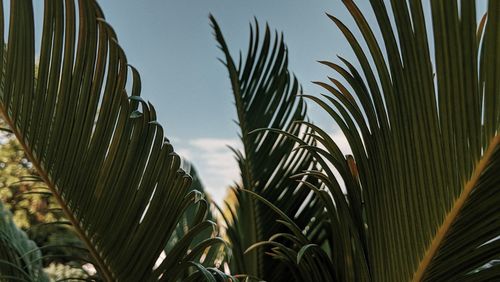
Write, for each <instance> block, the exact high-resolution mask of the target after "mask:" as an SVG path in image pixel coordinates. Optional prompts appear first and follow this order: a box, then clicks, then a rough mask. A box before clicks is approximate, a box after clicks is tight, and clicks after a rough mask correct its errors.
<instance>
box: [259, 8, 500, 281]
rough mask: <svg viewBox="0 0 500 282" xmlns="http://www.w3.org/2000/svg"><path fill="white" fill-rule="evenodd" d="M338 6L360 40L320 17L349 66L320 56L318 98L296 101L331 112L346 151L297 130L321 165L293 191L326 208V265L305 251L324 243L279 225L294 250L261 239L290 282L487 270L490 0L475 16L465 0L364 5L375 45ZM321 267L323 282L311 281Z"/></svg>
mask: <svg viewBox="0 0 500 282" xmlns="http://www.w3.org/2000/svg"><path fill="white" fill-rule="evenodd" d="M343 2H344V4H345V6H346V7H347V9H348V11H349V12H350V13H351V15H352V16H353V18H354V20H355V22H356V24H357V27H358V28H359V30H360V32H361V34H362V37H363V39H364V41H365V42H364V43H366V48H367V49H364V47H362V43H360V42H359V41H358V40H359V39H358V38H357V37H356V36H354V34H353V32H352V31H351V30H350V29H349V28H348V27H347V26H345V25H344V24H343V23H342V22H341V21H340V20H338V19H337V18H335V17H333V16H330V18H331V19H332V20H333V21H334V23H335V24H336V25H337V26H338V27H339V29H340V30H341V32H342V33H343V34H344V35H345V37H346V39H347V40H348V42H349V43H350V45H351V46H352V49H353V51H354V53H355V55H356V58H357V60H358V62H357V63H358V67H355V66H354V65H353V64H351V63H350V62H348V61H347V60H345V59H343V58H340V60H341V62H342V63H343V64H344V65H345V66H342V65H340V64H337V63H333V62H322V63H323V64H325V65H326V66H328V67H330V68H331V69H333V70H334V71H335V72H336V73H337V74H338V75H339V78H338V79H336V78H331V79H330V83H323V82H318V83H317V84H318V85H320V86H321V87H323V88H324V89H325V90H326V91H327V92H328V95H324V98H323V99H320V98H317V97H312V96H308V98H309V99H311V100H313V101H314V102H315V103H317V104H318V105H320V106H321V107H322V108H324V110H325V111H326V112H328V113H329V114H330V115H331V116H332V118H333V119H334V120H335V122H336V123H337V124H338V125H339V127H340V128H341V129H342V131H343V133H344V135H345V137H346V138H347V140H348V142H349V144H350V146H351V149H352V152H353V156H347V157H344V156H342V154H341V153H340V151H339V150H338V147H337V145H336V144H335V143H334V142H333V140H331V139H330V138H329V136H328V135H327V134H326V133H324V132H322V131H321V130H320V129H319V128H317V127H315V126H314V125H309V126H310V127H311V128H312V129H314V133H315V135H314V139H315V140H316V141H317V143H318V144H321V146H316V147H314V146H309V147H306V148H307V149H308V150H310V152H311V154H313V155H315V156H316V157H317V160H318V162H320V163H321V164H322V166H321V167H322V168H323V171H322V172H320V171H309V172H307V174H313V175H315V176H317V177H318V178H319V179H320V180H321V185H315V184H313V183H309V184H306V186H307V187H309V188H310V189H312V190H313V191H315V193H316V194H318V195H319V196H320V198H321V202H322V203H324V206H325V207H326V209H327V214H328V220H329V221H330V223H331V224H330V227H332V230H331V236H332V240H331V242H332V244H336V245H335V247H334V248H333V253H332V254H331V262H329V261H328V260H325V259H318V258H319V257H323V256H324V254H325V251H326V250H325V249H324V248H323V249H319V248H318V246H317V245H314V244H311V243H309V242H307V241H306V242H302V241H300V237H301V236H300V234H298V233H297V230H296V229H295V228H293V226H292V224H291V223H290V222H289V221H287V222H288V226H289V227H290V230H289V232H288V233H286V234H285V235H282V234H280V235H279V236H287V237H288V238H290V240H294V241H295V242H297V243H298V244H297V245H298V246H297V247H295V248H289V247H286V246H282V245H278V244H277V243H276V242H275V241H272V240H271V241H270V242H263V243H262V244H271V245H273V247H275V248H274V249H273V253H274V254H275V255H277V256H280V257H281V258H282V259H283V260H285V261H287V262H288V263H289V264H290V265H292V266H293V265H295V269H296V271H297V272H299V274H298V275H302V276H301V277H307V275H309V277H310V278H306V280H304V281H330V280H339V281H367V280H374V281H408V280H412V279H413V281H454V280H459V281H492V280H496V279H498V278H499V277H500V265H499V264H498V263H495V262H497V261H498V259H499V254H500V244H499V242H500V240H499V238H500V225H499V224H500V222H499V221H498V218H499V216H500V213H499V212H500V210H499V208H498V207H499V206H500V193H498V187H499V185H500V177H499V174H498V171H499V167H498V165H499V163H500V159H499V158H500V154H499V151H500V146H499V142H500V136H499V134H498V133H499V129H500V111H499V110H498V109H499V108H500V99H499V97H500V96H499V94H498V93H500V88H499V84H498V82H497V81H499V79H500V71H499V70H500V60H498V59H497V58H499V57H500V56H499V55H500V42H499V41H498V38H500V37H499V34H500V2H498V1H489V2H488V11H487V14H488V16H487V19H486V20H484V19H483V20H482V21H480V22H478V20H477V15H476V1H468V0H464V1H459V3H457V1H437V0H436V1H431V14H427V13H426V12H425V10H424V8H423V4H422V3H421V1H410V2H407V1H391V9H390V10H392V11H393V12H392V13H393V14H392V15H389V13H388V8H387V7H386V6H385V5H386V3H385V1H382V0H373V1H371V2H370V3H371V5H372V8H373V11H374V14H375V18H376V20H377V23H378V27H379V28H380V32H381V35H382V38H381V39H382V40H383V44H382V45H381V44H379V43H378V40H379V39H378V38H377V37H376V36H375V34H376V32H377V31H375V30H373V27H374V26H375V25H374V24H371V23H368V21H367V20H366V18H365V16H364V14H363V13H362V12H361V11H360V10H359V8H358V7H357V5H356V4H355V3H354V1H348V0H345V1H343ZM426 18H427V19H429V20H432V29H431V30H432V31H433V34H432V35H429V34H427V31H428V29H427V25H428V24H429V21H428V20H427V21H426ZM391 20H394V22H395V25H391ZM432 44H433V45H434V49H432V48H431V45H432ZM432 50H434V51H432ZM384 52H385V53H384ZM370 62H373V63H370ZM342 81H344V82H342ZM289 137H290V138H293V136H289ZM296 141H297V142H299V143H300V142H301V140H300V139H298V138H296ZM323 162H327V164H326V165H325V164H324V163H323ZM328 163H329V164H330V165H328ZM331 168H335V169H336V170H337V171H338V172H339V173H340V175H341V178H342V180H343V182H344V183H345V189H344V190H342V189H340V187H338V183H337V180H336V179H335V178H334V177H333V176H332V175H331V174H332V173H333V172H332V171H331ZM321 196H322V197H321ZM269 205H270V206H273V205H272V203H269ZM283 220H285V219H283ZM285 221H286V220H285ZM337 227H338V228H337ZM276 236H278V234H277V235H276ZM342 245H344V246H345V247H344V248H343V247H342ZM363 261H364V262H363ZM304 262H306V264H305V265H301V263H304ZM339 262H340V264H339ZM364 265H365V266H364ZM332 266H333V269H334V270H335V273H334V274H332V275H334V276H333V277H320V276H318V277H314V278H313V277H311V273H324V272H325V271H327V270H329V269H331V268H332Z"/></svg>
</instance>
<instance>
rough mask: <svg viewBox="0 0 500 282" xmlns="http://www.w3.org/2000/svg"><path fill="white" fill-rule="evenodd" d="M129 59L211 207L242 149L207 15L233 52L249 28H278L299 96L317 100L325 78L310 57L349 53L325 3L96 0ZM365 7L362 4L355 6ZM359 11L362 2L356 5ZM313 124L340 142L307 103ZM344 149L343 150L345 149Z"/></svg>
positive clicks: (234, 174)
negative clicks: (197, 176) (194, 171)
mask: <svg viewBox="0 0 500 282" xmlns="http://www.w3.org/2000/svg"><path fill="white" fill-rule="evenodd" d="M98 2H99V4H100V5H101V8H102V9H103V11H104V14H105V16H106V20H107V21H108V22H109V23H110V24H111V25H112V26H113V27H114V29H115V31H116V33H117V35H118V40H119V43H120V45H121V46H122V48H123V49H124V51H125V54H126V55H127V59H128V62H129V63H130V64H132V65H134V66H135V67H136V68H137V69H138V70H139V72H140V74H141V81H142V94H141V95H142V96H143V97H144V98H145V99H147V100H149V101H151V102H152V103H153V105H154V106H155V108H156V110H157V113H158V120H159V122H160V123H161V124H162V125H163V126H164V128H165V134H166V135H167V137H168V138H169V139H170V140H171V142H172V143H173V145H174V148H175V150H176V151H177V152H178V153H179V154H180V155H182V156H183V157H185V158H186V159H188V160H189V161H191V162H192V163H193V164H194V166H195V167H196V168H197V170H198V172H199V174H200V176H201V179H202V182H203V183H204V186H205V188H206V190H207V191H208V192H209V193H210V194H211V196H212V197H213V198H214V200H216V201H217V202H219V203H220V202H221V200H222V199H223V197H224V195H225V193H226V189H227V187H229V186H230V185H231V184H232V183H234V182H235V181H238V180H239V179H240V176H239V170H238V166H237V164H236V161H235V160H234V156H233V153H232V152H231V151H230V150H229V149H228V148H227V146H232V147H236V148H241V144H240V141H239V139H238V132H239V131H238V127H237V126H236V124H235V123H234V121H233V120H234V119H235V118H236V111H235V108H234V105H233V94H232V92H231V86H230V82H229V79H228V75H227V71H226V69H225V68H224V66H223V65H222V63H221V62H219V61H218V58H220V57H221V56H222V54H221V52H220V50H219V49H218V48H217V44H216V41H215V39H214V36H213V32H212V29H211V27H210V25H209V20H208V15H209V14H210V13H211V14H213V15H214V16H215V18H216V19H217V21H218V22H219V25H220V26H221V29H222V31H223V33H224V36H225V38H226V40H227V42H228V45H229V47H230V49H231V52H232V53H233V54H237V52H238V51H239V50H240V49H243V50H244V51H245V50H246V46H247V44H248V40H249V23H250V22H251V21H253V19H254V17H255V18H257V20H258V21H259V23H261V25H263V24H264V23H265V22H268V23H269V25H270V27H271V28H273V29H277V30H278V31H282V32H283V33H284V36H285V42H286V43H287V45H288V48H289V60H290V66H289V67H290V69H291V70H292V72H294V73H295V74H296V75H297V77H298V78H299V81H300V82H301V83H302V86H303V88H304V91H305V92H306V93H309V94H314V95H319V94H320V93H321V91H320V88H319V87H317V86H314V85H313V84H312V82H311V81H317V80H321V81H325V80H326V79H327V76H328V75H332V72H331V71H329V70H328V69H327V68H326V67H324V66H322V65H321V64H319V63H318V62H317V60H336V57H335V56H336V55H337V54H342V55H346V56H347V57H349V56H350V55H351V56H352V54H351V52H350V49H349V47H348V45H347V43H346V41H345V40H344V39H343V37H342V35H341V34H340V32H339V31H338V30H337V29H336V27H335V25H334V24H333V22H332V21H331V20H330V19H329V18H328V17H327V16H326V14H325V12H328V13H330V14H335V15H336V16H338V17H339V18H341V19H344V20H347V22H348V23H350V22H352V21H350V18H349V16H348V13H347V11H346V9H345V8H344V7H343V5H342V4H341V3H340V1H332V0H308V1H303V0H273V1H269V0H253V1H243V0H148V1H138V0H101V1H98ZM361 2H365V1H361ZM362 6H363V5H362ZM309 115H310V116H311V118H312V119H313V121H315V122H316V123H318V124H320V125H321V126H323V128H325V129H326V130H327V131H328V132H330V133H332V134H335V136H336V137H338V138H339V139H341V138H342V135H341V134H338V132H337V131H336V127H335V125H334V124H333V122H332V121H331V120H330V119H328V118H327V117H326V115H325V114H323V113H322V112H321V111H320V110H319V109H318V108H317V107H314V106H312V105H310V106H309ZM344 148H345V150H346V151H347V150H348V148H347V147H346V146H344Z"/></svg>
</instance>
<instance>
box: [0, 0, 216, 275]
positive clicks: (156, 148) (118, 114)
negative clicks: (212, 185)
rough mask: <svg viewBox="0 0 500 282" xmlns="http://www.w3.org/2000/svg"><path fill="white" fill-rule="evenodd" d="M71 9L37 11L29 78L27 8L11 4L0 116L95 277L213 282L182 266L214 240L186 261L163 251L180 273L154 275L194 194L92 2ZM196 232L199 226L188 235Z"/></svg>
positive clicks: (51, 5)
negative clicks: (38, 29)
mask: <svg viewBox="0 0 500 282" xmlns="http://www.w3.org/2000/svg"><path fill="white" fill-rule="evenodd" d="M77 3H78V5H76V3H75V1H72V0H68V1H63V0H55V1H53V0H48V1H45V6H44V21H43V32H42V35H41V38H42V41H41V46H40V60H39V65H38V70H37V72H35V37H34V19H33V7H32V2H31V1H12V2H11V6H10V17H9V18H10V23H9V32H8V41H7V43H6V47H5V48H0V53H1V54H0V57H2V58H5V60H1V62H0V64H1V68H2V69H3V70H4V71H3V72H2V74H1V76H0V84H1V86H2V87H1V88H0V112H1V113H2V115H3V116H4V118H5V120H6V122H7V123H8V125H9V127H10V128H11V129H12V131H13V132H14V134H15V135H16V137H17V138H18V139H19V141H20V143H21V144H22V146H23V148H24V150H25V151H26V153H27V155H28V157H29V159H30V160H31V162H32V163H33V165H34V167H35V168H36V169H37V171H38V173H39V174H40V176H41V178H42V179H43V180H44V182H45V183H46V184H47V185H48V187H49V189H50V190H51V192H52V193H53V194H54V196H55V197H56V199H57V201H58V203H59V204H60V205H61V207H62V210H63V211H64V213H65V215H66V217H67V218H68V220H69V221H70V222H71V223H72V225H73V226H74V228H75V230H76V232H77V233H78V235H79V237H80V238H81V239H82V241H83V242H84V243H85V245H86V246H87V248H88V250H89V252H90V254H91V255H92V257H93V259H94V260H93V263H94V264H95V266H96V268H97V269H98V272H99V275H100V276H101V277H102V279H104V280H106V281H123V280H126V281H152V280H159V279H161V280H167V279H169V281H170V280H172V281H174V280H176V279H183V277H184V276H183V273H185V272H184V271H183V269H186V268H192V267H194V268H195V269H196V270H197V272H196V273H195V275H197V277H198V278H197V279H200V277H203V278H204V279H207V280H208V281H213V280H214V279H216V278H217V277H221V276H220V273H219V271H218V270H212V271H211V272H210V271H208V270H207V269H206V268H205V267H203V266H200V265H199V264H197V263H196V262H193V261H191V259H192V258H194V257H195V256H196V255H197V254H199V253H202V252H203V251H204V250H203V247H208V246H210V245H211V244H212V241H217V242H218V241H219V240H220V239H217V238H211V239H210V238H209V239H207V240H212V241H210V242H208V243H205V244H204V245H199V247H198V248H197V249H196V250H193V252H191V253H187V252H180V251H179V252H173V251H172V252H170V253H167V257H166V259H165V260H164V261H175V262H176V263H177V262H181V264H180V265H176V266H175V267H174V266H172V267H173V269H170V268H167V267H165V264H164V265H162V266H160V267H158V268H156V269H154V265H155V262H156V261H157V259H158V257H159V256H160V254H161V252H162V251H163V250H164V248H165V246H166V245H167V242H168V240H169V238H170V237H171V234H172V233H173V232H174V230H175V228H176V226H177V223H178V221H179V219H180V218H181V216H182V214H183V212H184V211H185V210H186V209H187V208H188V207H189V206H191V205H195V204H198V202H199V200H200V199H201V194H200V193H199V192H188V189H189V187H190V185H191V182H192V179H191V177H190V176H189V175H188V174H186V173H185V172H184V171H183V170H182V169H181V167H180V165H181V161H180V157H179V156H178V155H177V154H175V152H174V150H173V147H172V145H171V144H170V143H169V141H168V139H166V138H165V137H164V134H163V129H162V127H161V126H160V125H159V124H158V122H157V121H156V113H155V109H154V108H153V107H152V105H151V104H149V103H147V102H145V101H144V100H143V99H142V98H140V96H139V95H140V89H141V83H140V78H139V75H138V73H137V71H136V70H135V69H134V68H133V67H130V66H129V65H128V64H127V59H126V57H125V54H124V52H123V50H122V49H121V48H120V46H119V44H118V41H117V37H116V34H115V32H114V31H113V29H112V28H111V27H110V26H109V24H108V23H106V21H105V20H104V16H103V13H102V11H101V9H100V8H99V7H98V5H97V3H96V2H95V1H93V0H80V1H78V2H77ZM1 9H2V10H0V15H1V19H0V23H1V25H2V26H1V27H0V32H1V34H0V40H1V42H0V45H2V46H4V42H3V40H4V17H3V14H4V11H3V5H2V6H1ZM77 26H78V30H77V29H76V28H77ZM129 71H130V72H129ZM130 74H131V79H129V80H128V79H127V77H128V76H129V75H130ZM127 86H130V87H127ZM127 93H130V94H131V96H130V97H128V96H127ZM206 224H207V223H206V222H205V221H203V220H201V221H200V223H199V224H198V225H196V226H194V227H193V229H196V230H198V231H199V230H201V229H203V227H204V226H205V225H206ZM196 230H195V231H193V232H192V233H196V232H197V231H196ZM183 243H184V242H181V243H179V244H183ZM179 244H178V245H179ZM176 248H177V250H184V249H185V246H182V245H179V246H176ZM169 271H174V272H175V271H179V272H180V273H178V274H172V276H170V275H166V273H167V272H169Z"/></svg>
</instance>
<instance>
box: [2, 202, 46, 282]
mask: <svg viewBox="0 0 500 282" xmlns="http://www.w3.org/2000/svg"><path fill="white" fill-rule="evenodd" d="M41 257H42V254H41V252H40V250H39V249H38V247H37V245H36V244H35V242H33V241H31V240H30V239H29V238H28V236H26V233H24V232H23V231H22V230H21V229H19V228H17V226H16V225H15V224H14V222H13V221H12V214H11V213H10V212H9V211H8V210H6V209H5V208H4V207H3V205H2V203H1V201H0V280H1V281H33V282H38V281H48V278H47V276H46V275H45V273H44V272H43V267H42V259H41Z"/></svg>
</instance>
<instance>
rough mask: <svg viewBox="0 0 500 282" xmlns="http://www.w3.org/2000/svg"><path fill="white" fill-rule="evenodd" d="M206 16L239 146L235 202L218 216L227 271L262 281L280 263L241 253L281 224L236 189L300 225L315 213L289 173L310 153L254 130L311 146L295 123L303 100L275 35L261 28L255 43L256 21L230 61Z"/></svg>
mask: <svg viewBox="0 0 500 282" xmlns="http://www.w3.org/2000/svg"><path fill="white" fill-rule="evenodd" d="M210 20H211V22H212V26H213V28H214V32H215V37H216V39H217V41H218V43H219V46H220V48H221V50H222V51H223V53H224V56H225V60H224V61H225V62H224V65H225V66H226V67H227V69H228V72H229V78H230V81H231V86H232V89H233V94H234V99H235V105H236V110H237V115H238V120H237V123H238V125H239V127H240V130H241V136H240V137H241V141H242V143H243V151H239V150H234V152H235V155H236V159H237V161H238V164H239V167H240V170H241V178H242V179H241V181H242V182H241V184H240V185H238V187H237V189H235V190H234V193H235V194H236V198H237V201H236V202H237V203H236V206H235V207H227V208H228V209H229V210H231V212H230V214H231V215H230V216H227V217H229V218H226V222H227V223H228V231H227V234H228V237H229V239H230V241H231V244H232V248H233V253H234V258H233V264H232V266H233V270H234V271H235V272H236V273H240V274H249V275H251V276H256V277H260V278H263V279H266V280H268V281H281V280H282V279H285V280H287V279H288V276H287V275H286V274H287V272H286V271H287V267H286V265H284V264H282V263H279V262H278V261H273V260H272V257H268V256H265V254H264V250H262V249H257V250H256V251H251V252H247V253H244V252H245V250H246V249H247V248H249V247H250V246H251V245H252V244H254V243H257V242H259V241H261V240H267V239H269V237H271V236H272V235H273V234H275V233H277V232H280V231H281V230H284V229H286V227H285V226H283V225H281V224H280V223H279V222H276V219H277V218H278V217H277V216H276V215H275V214H274V213H273V212H272V211H270V210H269V209H268V208H267V207H265V206H264V205H262V204H261V203H259V202H256V201H255V200H254V199H252V198H251V197H249V196H248V195H245V194H244V193H241V192H240V190H239V189H240V188H244V189H247V190H250V191H254V192H255V193H258V194H259V195H261V196H263V197H264V198H265V199H267V200H268V201H271V202H273V203H274V204H275V205H276V206H278V207H279V208H280V209H281V210H283V211H284V212H285V213H286V214H287V215H288V216H290V217H291V218H294V220H295V221H296V222H297V224H298V225H299V226H300V227H301V228H306V226H307V225H308V224H310V220H311V218H313V217H315V216H317V214H318V213H321V210H320V209H319V208H317V200H316V198H315V197H314V196H313V194H312V193H310V191H308V190H307V189H301V188H300V186H301V185H302V184H301V183H300V182H297V181H296V180H295V179H291V176H293V175H295V174H297V173H300V172H303V171H305V170H308V169H312V168H313V167H315V165H316V164H315V162H314V160H313V158H312V156H311V155H310V154H309V153H308V152H307V151H306V150H304V149H302V148H297V146H296V143H295V141H293V140H290V139H289V138H285V137H284V136H282V135H280V134H276V133H274V132H270V131H255V130H257V129H261V128H272V129H279V130H284V131H287V132H290V133H291V134H295V135H300V136H302V137H303V138H304V140H305V142H306V143H307V144H312V138H311V137H310V136H309V134H310V133H311V132H310V130H307V129H306V127H304V126H303V125H301V124H300V123H298V121H303V120H304V119H306V107H305V104H304V101H303V99H302V98H299V97H298V95H299V94H300V93H301V87H300V85H299V83H298V81H297V79H296V78H295V77H294V76H293V75H292V74H291V73H290V71H289V70H288V51H287V48H286V46H285V44H284V42H283V38H282V37H278V35H277V34H276V35H275V36H272V33H271V31H270V29H269V27H268V26H266V28H265V32H264V36H263V39H262V42H260V40H261V38H260V34H259V32H260V30H259V27H258V24H257V22H256V23H255V25H254V26H251V28H250V32H251V35H250V43H249V47H248V53H247V55H246V59H245V60H242V59H241V58H240V62H239V64H238V65H236V63H235V62H234V60H233V58H232V57H231V54H230V52H229V49H228V46H227V44H226V42H225V40H224V38H223V35H222V32H221V30H220V28H219V26H218V25H217V23H216V21H215V19H214V18H213V17H212V16H211V17H210ZM240 57H241V56H240ZM292 150H293V151H292ZM280 279H281V280H280Z"/></svg>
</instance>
